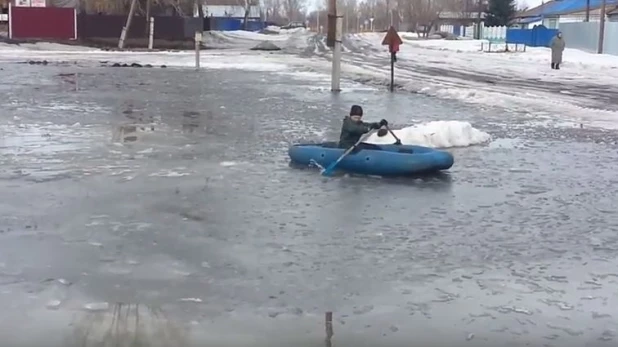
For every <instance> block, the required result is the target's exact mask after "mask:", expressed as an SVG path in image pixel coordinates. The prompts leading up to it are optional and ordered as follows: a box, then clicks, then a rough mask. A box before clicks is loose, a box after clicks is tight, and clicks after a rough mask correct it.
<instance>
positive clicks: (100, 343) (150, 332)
mask: <svg viewBox="0 0 618 347" xmlns="http://www.w3.org/2000/svg"><path fill="white" fill-rule="evenodd" d="M74 326H75V329H74V331H73V336H71V337H70V338H69V340H70V341H67V342H68V345H70V346H80V347H91V346H97V347H129V346H130V347H137V346H148V347H151V346H152V347H171V346H174V347H184V346H187V345H188V338H187V336H188V332H187V331H186V329H183V328H181V327H179V326H177V325H176V324H174V323H172V322H171V321H170V320H168V318H167V317H166V316H165V314H164V313H163V311H161V310H160V309H156V308H151V307H147V306H143V305H139V304H137V305H135V304H122V303H118V304H116V305H114V307H113V309H112V310H111V311H109V310H108V311H103V312H88V313H86V314H84V315H78V317H77V319H76V320H75V322H74Z"/></svg>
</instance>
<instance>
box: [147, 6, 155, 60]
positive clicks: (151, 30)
mask: <svg viewBox="0 0 618 347" xmlns="http://www.w3.org/2000/svg"><path fill="white" fill-rule="evenodd" d="M149 2H150V1H149ZM148 22H149V24H150V25H148V49H150V50H152V48H153V46H154V17H150V18H148Z"/></svg>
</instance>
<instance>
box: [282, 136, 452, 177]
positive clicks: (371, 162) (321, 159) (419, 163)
mask: <svg viewBox="0 0 618 347" xmlns="http://www.w3.org/2000/svg"><path fill="white" fill-rule="evenodd" d="M373 148H375V149H373ZM343 152H345V149H342V148H338V147H337V143H336V142H324V143H306V144H296V145H293V146H291V147H290V149H289V150H288V155H289V156H290V159H291V161H292V163H293V164H296V165H307V166H309V165H315V164H318V165H320V166H321V167H328V165H329V164H331V163H332V162H334V161H336V160H337V159H339V157H340V156H341V155H342V154H343ZM453 163H454V159H453V156H452V155H451V154H450V153H448V152H445V151H440V150H436V149H433V148H429V147H423V146H411V145H372V149H361V150H357V151H353V152H351V153H350V154H348V155H347V156H346V157H344V158H343V160H341V161H340V162H339V164H337V167H336V170H340V171H345V172H349V173H355V174H361V175H375V176H409V175H415V174H424V173H430V172H437V171H441V170H448V169H450V168H451V166H453Z"/></svg>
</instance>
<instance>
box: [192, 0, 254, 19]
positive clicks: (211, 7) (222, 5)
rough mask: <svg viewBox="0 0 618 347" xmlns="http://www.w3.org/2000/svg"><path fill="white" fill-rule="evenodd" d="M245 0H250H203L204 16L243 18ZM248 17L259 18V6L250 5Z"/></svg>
mask: <svg viewBox="0 0 618 347" xmlns="http://www.w3.org/2000/svg"><path fill="white" fill-rule="evenodd" d="M245 1H252V0H204V2H203V3H202V8H203V10H204V17H228V18H245V6H244V4H245ZM248 18H251V19H256V18H261V12H260V6H259V5H258V4H257V2H256V5H252V6H251V8H250V9H249V16H248Z"/></svg>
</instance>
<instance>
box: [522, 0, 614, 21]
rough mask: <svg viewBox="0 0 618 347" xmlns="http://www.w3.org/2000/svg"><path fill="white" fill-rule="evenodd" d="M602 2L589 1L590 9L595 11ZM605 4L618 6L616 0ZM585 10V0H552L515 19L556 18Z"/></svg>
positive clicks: (608, 0) (599, 0) (609, 0)
mask: <svg viewBox="0 0 618 347" xmlns="http://www.w3.org/2000/svg"><path fill="white" fill-rule="evenodd" d="M602 1H603V0H590V9H591V10H596V9H598V8H600V7H601V4H602ZM606 3H607V5H608V6H616V5H618V0H606ZM585 10H586V0H553V1H549V2H547V3H545V4H542V5H541V6H537V7H535V8H532V9H530V10H527V11H524V12H522V13H519V14H518V15H517V18H527V17H538V16H541V17H547V16H557V15H561V14H569V13H574V12H581V11H585Z"/></svg>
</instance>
